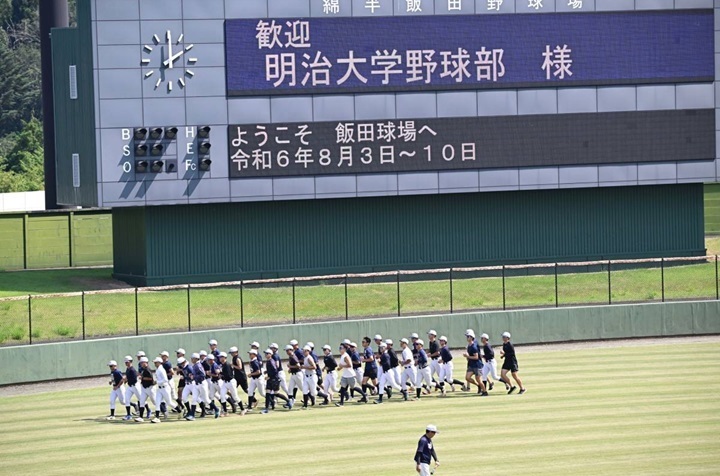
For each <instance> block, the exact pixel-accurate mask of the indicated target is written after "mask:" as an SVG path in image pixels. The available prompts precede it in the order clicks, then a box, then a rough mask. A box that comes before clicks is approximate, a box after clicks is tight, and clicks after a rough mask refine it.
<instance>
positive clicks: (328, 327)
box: [0, 301, 720, 385]
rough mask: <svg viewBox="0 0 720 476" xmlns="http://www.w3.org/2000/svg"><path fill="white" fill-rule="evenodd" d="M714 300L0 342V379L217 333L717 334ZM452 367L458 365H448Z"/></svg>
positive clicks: (199, 344) (556, 338)
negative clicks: (2, 344)
mask: <svg viewBox="0 0 720 476" xmlns="http://www.w3.org/2000/svg"><path fill="white" fill-rule="evenodd" d="M718 316H720V301H704V302H684V303H669V304H634V305H618V306H607V307H580V308H561V309H546V310H527V311H508V312H483V313H467V314H452V315H449V314H448V315H438V316H421V317H399V318H392V319H368V320H352V321H342V322H326V323H317V324H301V325H295V326H293V325H286V326H271V327H246V328H243V329H223V330H216V331H202V332H192V333H190V332H181V333H176V334H158V335H147V336H140V337H122V338H115V339H99V340H89V341H77V342H64V343H55V344H37V345H26V346H18V347H0V362H23V364H24V365H23V372H18V371H17V367H16V366H13V365H3V366H0V385H6V384H12V383H19V382H38V381H43V380H55V379H65V378H76V377H87V376H93V375H103V374H105V373H107V367H106V366H105V364H107V362H108V361H109V360H111V359H115V360H118V361H119V360H120V359H122V356H124V355H127V354H130V355H135V352H136V351H138V350H141V349H142V350H144V351H145V352H146V353H147V354H148V355H150V356H153V355H157V354H158V353H160V352H161V351H163V350H167V351H170V352H172V351H174V350H175V349H177V348H178V347H183V348H185V349H189V350H191V351H192V352H195V351H198V350H200V349H205V348H207V342H208V340H209V339H211V338H213V339H217V340H218V342H219V343H220V346H221V348H222V349H227V348H229V347H230V346H233V345H235V346H238V347H239V348H241V349H243V350H244V349H247V348H249V344H250V342H252V341H258V342H260V344H261V345H262V346H266V345H268V344H269V343H270V342H288V341H290V339H297V340H299V341H300V342H307V341H313V342H315V345H316V346H317V347H318V348H319V347H320V346H322V345H324V344H326V343H329V344H332V345H333V346H334V345H335V344H336V343H338V342H340V341H341V340H342V339H344V338H351V339H355V340H359V339H361V338H362V337H364V336H373V335H375V334H381V335H383V336H384V337H388V338H391V339H395V340H396V341H397V340H398V339H400V338H401V337H404V336H408V335H410V333H411V332H419V333H421V334H422V333H424V332H427V331H428V329H436V330H437V331H438V332H439V333H440V334H444V335H447V336H448V338H449V339H450V342H449V344H450V346H451V347H453V348H458V347H461V346H462V345H463V343H464V338H463V335H464V332H465V329H468V328H471V329H475V330H476V331H478V332H487V333H488V334H489V335H490V336H492V337H491V340H492V342H493V343H494V344H496V345H497V344H498V342H499V340H500V334H501V333H502V332H503V331H510V332H511V333H512V335H513V341H514V342H515V343H516V344H531V343H548V342H564V341H577V340H598V339H618V338H632V337H655V336H676V335H702V334H717V333H720V318H719V317H718ZM456 372H459V371H458V370H456Z"/></svg>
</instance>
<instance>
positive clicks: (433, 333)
mask: <svg viewBox="0 0 720 476" xmlns="http://www.w3.org/2000/svg"><path fill="white" fill-rule="evenodd" d="M428 335H429V336H436V335H437V332H435V331H434V330H432V329H430V330H429V331H428Z"/></svg>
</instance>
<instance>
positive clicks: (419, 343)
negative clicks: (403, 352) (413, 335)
mask: <svg viewBox="0 0 720 476" xmlns="http://www.w3.org/2000/svg"><path fill="white" fill-rule="evenodd" d="M415 343H416V344H418V345H425V342H424V341H423V340H422V339H418V340H416V341H415Z"/></svg>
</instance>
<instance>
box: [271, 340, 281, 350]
mask: <svg viewBox="0 0 720 476" xmlns="http://www.w3.org/2000/svg"><path fill="white" fill-rule="evenodd" d="M270 348H271V349H279V348H280V346H279V345H277V344H276V343H275V342H273V343H272V344H270Z"/></svg>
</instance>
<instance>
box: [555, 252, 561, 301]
mask: <svg viewBox="0 0 720 476" xmlns="http://www.w3.org/2000/svg"><path fill="white" fill-rule="evenodd" d="M555 307H560V301H559V299H558V264H557V263H555Z"/></svg>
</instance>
